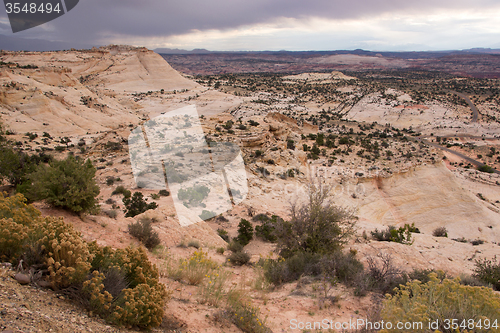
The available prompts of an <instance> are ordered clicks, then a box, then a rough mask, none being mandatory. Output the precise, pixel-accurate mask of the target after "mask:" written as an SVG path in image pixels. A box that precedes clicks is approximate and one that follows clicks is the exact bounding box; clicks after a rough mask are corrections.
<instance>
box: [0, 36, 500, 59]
mask: <svg viewBox="0 0 500 333" xmlns="http://www.w3.org/2000/svg"><path fill="white" fill-rule="evenodd" d="M93 46H96V47H99V46H102V45H90V44H85V43H80V42H59V41H48V40H43V39H29V38H20V37H11V36H6V35H1V34H0V49H2V50H7V51H56V50H69V49H71V48H75V49H91V48H92V47H93ZM154 51H155V52H156V53H159V54H172V55H175V54H179V55H181V54H213V53H226V54H227V53H233V54H275V55H278V54H299V55H312V54H315V55H334V54H356V55H364V56H384V57H395V58H403V59H429V58H439V57H442V56H444V55H451V54H498V55H500V49H491V48H472V49H467V50H448V51H413V52H408V51H402V52H396V51H395V52H388V51H383V52H379V51H366V50H361V49H356V50H332V51H286V50H281V51H209V50H206V49H194V50H191V51H189V50H183V49H170V48H157V49H154Z"/></svg>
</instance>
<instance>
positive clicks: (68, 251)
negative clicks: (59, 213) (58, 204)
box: [40, 217, 91, 288]
mask: <svg viewBox="0 0 500 333" xmlns="http://www.w3.org/2000/svg"><path fill="white" fill-rule="evenodd" d="M40 230H41V231H42V238H41V239H40V243H41V244H42V250H44V251H45V253H46V255H47V266H48V270H49V273H50V279H51V280H52V283H53V285H54V286H55V287H57V288H65V287H68V286H70V285H72V284H75V283H77V282H79V281H83V280H84V279H85V277H86V276H87V274H88V272H89V269H90V260H91V255H90V252H89V249H88V245H87V243H86V242H85V241H84V240H83V239H82V237H81V235H80V233H79V232H78V231H76V230H74V229H73V226H72V225H71V224H66V223H64V220H63V219H62V218H55V217H46V218H44V219H43V221H42V222H41V223H40Z"/></svg>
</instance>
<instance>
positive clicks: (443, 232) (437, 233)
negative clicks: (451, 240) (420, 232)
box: [432, 227, 448, 237]
mask: <svg viewBox="0 0 500 333" xmlns="http://www.w3.org/2000/svg"><path fill="white" fill-rule="evenodd" d="M432 236H434V237H448V230H447V229H446V228H445V227H437V228H436V229H434V230H433V231H432Z"/></svg>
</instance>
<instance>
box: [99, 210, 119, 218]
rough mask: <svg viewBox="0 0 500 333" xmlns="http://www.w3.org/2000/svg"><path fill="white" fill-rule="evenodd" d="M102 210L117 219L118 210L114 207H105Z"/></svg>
mask: <svg viewBox="0 0 500 333" xmlns="http://www.w3.org/2000/svg"><path fill="white" fill-rule="evenodd" d="M102 212H103V213H104V214H106V215H107V216H108V217H111V218H112V219H116V217H117V216H118V213H117V211H116V210H114V209H103V210H102Z"/></svg>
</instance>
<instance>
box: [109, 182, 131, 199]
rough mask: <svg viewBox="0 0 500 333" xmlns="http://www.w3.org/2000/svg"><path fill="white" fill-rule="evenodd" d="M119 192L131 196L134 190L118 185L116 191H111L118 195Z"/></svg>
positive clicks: (112, 193) (124, 195) (125, 196)
mask: <svg viewBox="0 0 500 333" xmlns="http://www.w3.org/2000/svg"><path fill="white" fill-rule="evenodd" d="M117 194H123V197H124V198H130V197H131V196H132V192H130V191H129V190H127V189H126V188H125V186H123V185H120V186H117V187H116V188H115V189H114V191H113V192H111V195H117Z"/></svg>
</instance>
